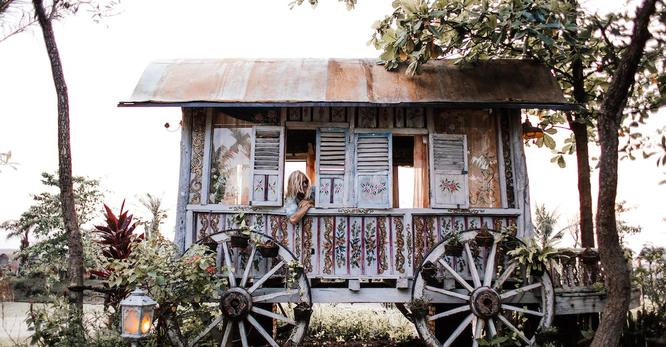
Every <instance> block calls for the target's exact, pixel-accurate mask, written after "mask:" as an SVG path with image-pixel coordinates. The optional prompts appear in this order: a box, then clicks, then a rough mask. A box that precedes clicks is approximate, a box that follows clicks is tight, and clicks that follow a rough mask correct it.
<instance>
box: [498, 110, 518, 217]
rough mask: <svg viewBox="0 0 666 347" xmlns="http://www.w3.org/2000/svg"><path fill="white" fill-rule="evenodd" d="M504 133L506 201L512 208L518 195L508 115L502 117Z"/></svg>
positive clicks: (501, 123)
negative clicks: (515, 186)
mask: <svg viewBox="0 0 666 347" xmlns="http://www.w3.org/2000/svg"><path fill="white" fill-rule="evenodd" d="M500 128H501V131H500V132H501V133H502V153H503V157H504V158H503V159H504V179H505V180H506V182H505V184H506V201H507V204H508V205H509V207H510V208H515V207H516V195H515V193H514V188H513V184H514V183H513V164H512V160H511V138H510V136H509V135H510V134H509V120H508V117H507V116H506V115H502V116H501V117H500Z"/></svg>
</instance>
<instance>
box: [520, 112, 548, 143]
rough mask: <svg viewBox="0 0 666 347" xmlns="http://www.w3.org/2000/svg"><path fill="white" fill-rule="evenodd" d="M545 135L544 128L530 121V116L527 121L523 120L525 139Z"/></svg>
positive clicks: (538, 137)
mask: <svg viewBox="0 0 666 347" xmlns="http://www.w3.org/2000/svg"><path fill="white" fill-rule="evenodd" d="M542 137H543V130H541V128H539V127H535V126H534V125H532V123H530V120H529V118H527V117H526V118H525V122H523V139H524V140H525V141H528V140H532V139H535V140H536V139H540V138H542Z"/></svg>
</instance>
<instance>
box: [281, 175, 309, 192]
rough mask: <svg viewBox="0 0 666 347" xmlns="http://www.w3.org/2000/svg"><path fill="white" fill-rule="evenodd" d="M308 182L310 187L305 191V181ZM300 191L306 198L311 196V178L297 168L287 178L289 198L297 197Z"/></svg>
mask: <svg viewBox="0 0 666 347" xmlns="http://www.w3.org/2000/svg"><path fill="white" fill-rule="evenodd" d="M304 182H305V183H307V185H308V187H307V189H305V191H303V183H304ZM298 193H303V194H304V195H305V199H309V198H310V179H309V178H308V176H306V175H305V174H304V173H303V172H301V171H299V170H296V171H294V172H292V173H291V174H290V175H289V179H288V180H287V194H286V197H287V199H296V195H298Z"/></svg>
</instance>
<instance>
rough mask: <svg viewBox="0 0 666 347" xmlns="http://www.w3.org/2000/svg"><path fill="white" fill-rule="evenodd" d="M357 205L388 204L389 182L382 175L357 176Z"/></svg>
mask: <svg viewBox="0 0 666 347" xmlns="http://www.w3.org/2000/svg"><path fill="white" fill-rule="evenodd" d="M357 179H358V189H359V192H358V195H359V201H358V204H359V206H387V205H388V204H389V202H390V201H389V191H388V189H389V187H388V185H389V182H388V177H387V176H386V175H383V176H359V177H358V178H357Z"/></svg>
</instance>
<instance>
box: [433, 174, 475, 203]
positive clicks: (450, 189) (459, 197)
mask: <svg viewBox="0 0 666 347" xmlns="http://www.w3.org/2000/svg"><path fill="white" fill-rule="evenodd" d="M465 179H467V175H462V174H448V173H435V177H434V178H433V180H434V188H435V189H434V192H433V195H432V198H433V199H434V200H435V201H434V202H433V203H434V204H436V205H454V206H455V205H457V204H460V203H461V202H463V201H465V199H466V197H467V189H465V188H467V187H466V185H465V182H464V180H465Z"/></svg>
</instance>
